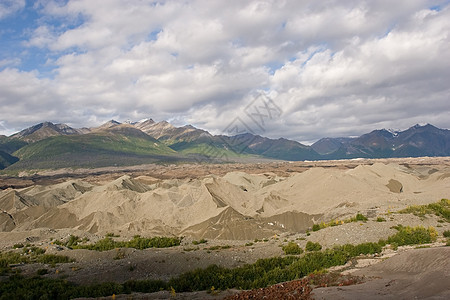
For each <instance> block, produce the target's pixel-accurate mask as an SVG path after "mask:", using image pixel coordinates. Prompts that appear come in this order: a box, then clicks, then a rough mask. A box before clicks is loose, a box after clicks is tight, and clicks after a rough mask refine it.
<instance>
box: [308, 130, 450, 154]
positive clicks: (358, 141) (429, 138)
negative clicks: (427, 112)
mask: <svg viewBox="0 0 450 300" xmlns="http://www.w3.org/2000/svg"><path fill="white" fill-rule="evenodd" d="M311 147H312V148H313V149H315V150H316V151H318V152H319V153H321V154H322V155H323V157H324V158H328V159H339V158H356V157H365V158H386V157H410V156H411V157H417V156H448V155H450V131H449V130H447V129H439V128H437V127H435V126H433V125H430V124H427V125H424V126H420V125H415V126H413V127H411V128H409V129H407V130H405V131H392V130H386V129H381V130H374V131H372V132H370V133H367V134H364V135H362V136H360V137H358V138H353V139H345V138H336V139H334V138H326V139H321V140H319V141H317V142H316V143H314V144H313V145H312V146H311Z"/></svg>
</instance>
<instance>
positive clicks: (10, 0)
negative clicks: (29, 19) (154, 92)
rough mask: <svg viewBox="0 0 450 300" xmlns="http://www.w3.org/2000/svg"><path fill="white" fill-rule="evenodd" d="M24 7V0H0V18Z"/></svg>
mask: <svg viewBox="0 0 450 300" xmlns="http://www.w3.org/2000/svg"><path fill="white" fill-rule="evenodd" d="M24 7H25V0H2V2H0V20H1V19H3V18H6V17H8V16H10V15H13V14H15V13H17V12H19V11H20V10H21V9H23V8H24Z"/></svg>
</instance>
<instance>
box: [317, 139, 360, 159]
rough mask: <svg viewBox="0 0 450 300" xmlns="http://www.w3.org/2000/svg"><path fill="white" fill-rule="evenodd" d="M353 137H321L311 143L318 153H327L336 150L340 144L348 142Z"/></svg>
mask: <svg viewBox="0 0 450 300" xmlns="http://www.w3.org/2000/svg"><path fill="white" fill-rule="evenodd" d="M351 140H353V138H322V139H320V140H318V141H317V142H315V143H314V144H312V145H311V148H313V149H314V151H316V152H317V153H319V154H320V155H327V154H330V153H333V152H335V151H337V150H338V149H339V148H340V147H341V146H342V144H345V143H349V142H351Z"/></svg>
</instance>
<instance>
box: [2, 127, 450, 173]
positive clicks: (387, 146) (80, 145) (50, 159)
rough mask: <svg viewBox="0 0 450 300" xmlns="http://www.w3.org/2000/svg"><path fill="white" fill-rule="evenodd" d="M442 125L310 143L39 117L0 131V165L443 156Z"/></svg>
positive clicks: (448, 143) (447, 139)
mask: <svg viewBox="0 0 450 300" xmlns="http://www.w3.org/2000/svg"><path fill="white" fill-rule="evenodd" d="M449 155H450V131H449V130H447V129H439V128H436V127H434V126H433V125H430V124H427V125H425V126H420V125H415V126H413V127H411V128H409V129H407V130H405V131H392V130H386V129H381V130H374V131H372V132H370V133H367V134H364V135H361V136H360V137H357V138H346V137H342V138H323V139H320V140H319V141H317V142H316V143H314V144H313V145H312V146H306V145H303V144H301V143H299V142H296V141H292V140H287V139H284V138H280V139H269V138H266V137H262V136H259V135H253V134H250V133H246V134H240V135H236V136H224V135H217V136H215V135H212V134H210V133H209V132H208V131H205V130H202V129H198V128H195V127H194V126H191V125H186V126H182V127H176V126H173V125H172V124H170V123H168V122H166V121H162V122H155V121H153V120H152V119H145V120H142V121H139V122H126V123H120V122H117V121H115V120H110V121H108V122H106V123H105V124H103V125H101V126H99V127H94V128H82V129H74V128H71V127H69V126H67V125H65V124H53V123H50V122H44V123H40V124H37V125H35V126H32V127H30V128H27V129H24V130H22V131H20V132H19V133H16V134H14V135H12V136H10V137H6V136H0V169H4V168H9V169H32V168H34V169H39V168H61V167H103V166H114V165H135V164H143V163H151V162H167V161H215V162H217V161H220V160H222V161H223V160H234V159H238V158H239V159H246V158H267V159H279V160H292V161H295V160H323V159H348V158H359V157H361V158H388V157H408V156H449Z"/></svg>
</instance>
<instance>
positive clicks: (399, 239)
mask: <svg viewBox="0 0 450 300" xmlns="http://www.w3.org/2000/svg"><path fill="white" fill-rule="evenodd" d="M395 228H396V229H397V230H398V232H397V233H396V234H394V235H392V236H390V237H388V239H387V242H388V243H389V244H394V243H395V244H396V245H398V246H403V245H415V244H426V243H431V242H434V241H436V238H437V235H438V233H437V231H436V229H434V228H433V227H428V228H425V227H423V226H417V227H409V226H406V227H403V226H401V225H399V226H397V227H395Z"/></svg>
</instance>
